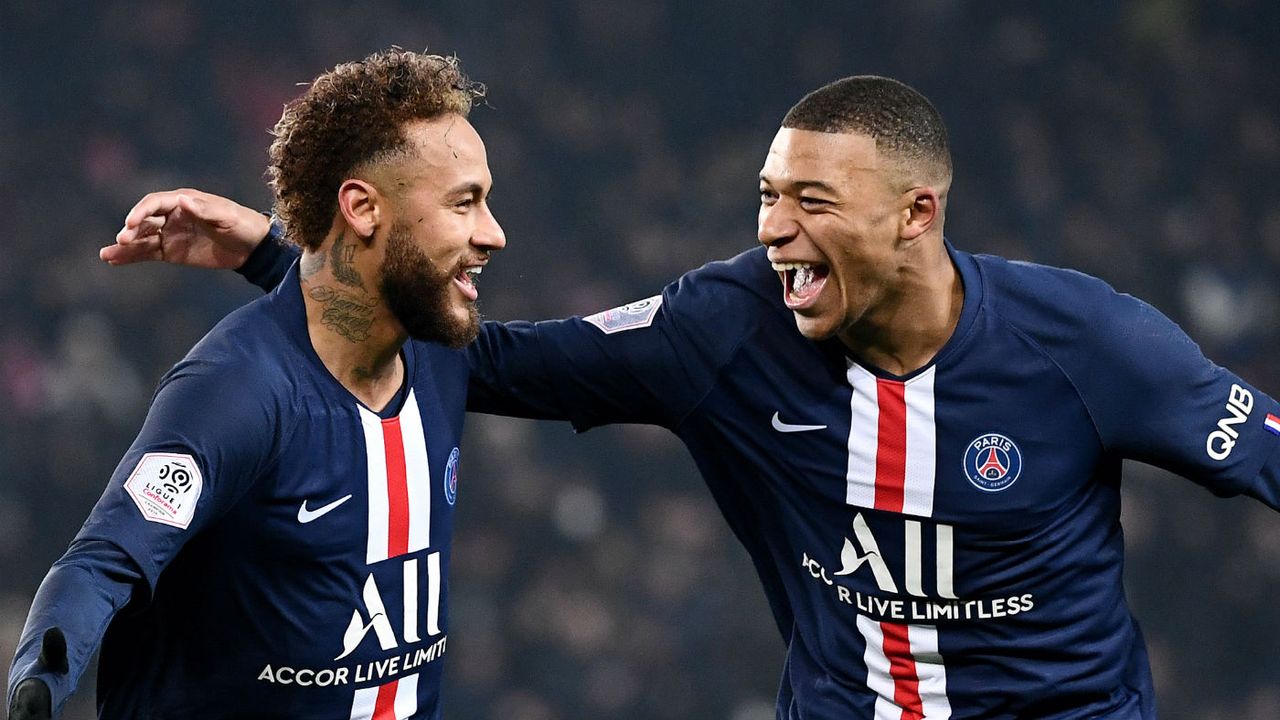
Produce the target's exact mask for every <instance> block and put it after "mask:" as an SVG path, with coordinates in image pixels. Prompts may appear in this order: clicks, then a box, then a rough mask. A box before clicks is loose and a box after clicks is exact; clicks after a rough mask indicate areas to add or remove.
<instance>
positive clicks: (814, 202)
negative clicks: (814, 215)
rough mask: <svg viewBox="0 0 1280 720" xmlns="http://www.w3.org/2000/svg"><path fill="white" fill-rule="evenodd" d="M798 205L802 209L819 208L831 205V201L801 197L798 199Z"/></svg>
mask: <svg viewBox="0 0 1280 720" xmlns="http://www.w3.org/2000/svg"><path fill="white" fill-rule="evenodd" d="M800 204H801V205H802V206H804V207H820V206H822V205H830V204H831V201H830V200H823V199H822V198H815V197H803V196H801V198H800Z"/></svg>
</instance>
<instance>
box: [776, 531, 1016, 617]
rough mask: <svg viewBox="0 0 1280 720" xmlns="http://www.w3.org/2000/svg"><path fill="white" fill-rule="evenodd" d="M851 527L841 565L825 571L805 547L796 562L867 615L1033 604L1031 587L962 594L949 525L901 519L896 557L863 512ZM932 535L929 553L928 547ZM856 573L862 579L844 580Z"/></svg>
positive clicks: (987, 612) (995, 612) (991, 611)
mask: <svg viewBox="0 0 1280 720" xmlns="http://www.w3.org/2000/svg"><path fill="white" fill-rule="evenodd" d="M852 529H853V537H852V538H850V537H848V536H847V535H846V536H845V538H844V545H843V547H842V548H841V550H840V569H839V570H837V571H835V572H831V571H829V570H828V569H827V568H826V567H824V566H823V564H822V563H821V562H820V561H819V560H818V559H817V558H815V557H814V556H811V555H810V554H809V553H807V552H805V553H803V554H802V557H801V559H800V566H801V568H803V570H804V571H806V572H808V574H809V576H810V577H811V578H813V580H814V581H816V582H819V583H821V584H823V585H826V586H827V587H829V588H831V590H832V591H833V592H834V594H835V598H836V600H838V601H839V602H840V603H842V604H844V605H848V606H850V607H853V608H856V609H857V610H858V612H859V613H861V614H863V615H866V616H867V617H871V618H876V619H878V620H888V621H891V622H926V623H936V622H941V621H944V620H992V619H999V618H1005V617H1010V616H1013V615H1017V614H1019V613H1024V612H1030V611H1031V610H1033V609H1034V608H1035V606H1036V601H1035V596H1034V595H1033V594H1032V593H1029V592H1010V593H1007V594H1001V595H997V596H995V597H983V598H965V597H962V596H960V595H959V594H958V593H957V591H956V583H955V578H954V573H955V529H954V528H953V527H952V526H950V525H946V524H944V523H937V524H933V525H931V524H929V523H926V522H924V521H920V520H905V519H904V520H903V526H902V531H903V538H902V539H903V543H902V548H903V551H904V552H903V554H902V555H901V556H900V557H891V556H889V555H886V554H885V553H884V551H883V550H882V548H883V547H886V545H885V544H883V543H881V542H878V541H877V540H876V537H875V535H873V534H872V531H871V527H870V525H869V524H868V523H867V521H866V520H865V519H864V518H863V517H862V513H858V514H857V515H855V516H854V518H853V528H852ZM930 535H932V538H930ZM881 539H882V540H883V539H886V538H883V537H882V538H881ZM931 539H932V541H933V542H932V545H933V551H932V553H930V552H927V551H926V548H927V547H928V545H929V544H930V543H929V541H930V540H931ZM859 576H861V579H862V580H863V581H864V582H861V583H858V584H857V585H848V584H845V583H847V582H850V581H855V580H858V579H859ZM846 578H847V580H846ZM866 580H871V581H873V582H874V583H875V588H874V589H872V588H870V587H868V585H869V583H867V582H865V581H866ZM859 586H860V587H861V589H859Z"/></svg>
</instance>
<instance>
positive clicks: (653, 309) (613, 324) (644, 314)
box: [582, 295, 662, 335]
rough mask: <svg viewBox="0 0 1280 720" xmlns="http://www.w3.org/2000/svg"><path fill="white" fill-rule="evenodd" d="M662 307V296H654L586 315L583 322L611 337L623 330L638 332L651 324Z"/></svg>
mask: <svg viewBox="0 0 1280 720" xmlns="http://www.w3.org/2000/svg"><path fill="white" fill-rule="evenodd" d="M661 307H662V296H661V295H654V296H653V297H650V298H645V299H644V300H637V301H635V302H633V303H628V304H626V305H623V306H622V307H616V308H613V309H612V310H605V311H604V312H598V313H596V314H595V315H588V316H586V317H584V318H582V319H583V320H586V321H587V322H589V323H591V324H592V325H595V326H596V327H598V328H600V330H601V331H602V332H603V333H604V334H605V335H612V334H614V333H616V332H622V331H623V330H638V329H640V328H647V327H649V326H650V325H652V324H653V319H654V318H655V317H657V315H658V309H659V308H661Z"/></svg>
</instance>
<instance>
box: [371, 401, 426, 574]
mask: <svg viewBox="0 0 1280 720" xmlns="http://www.w3.org/2000/svg"><path fill="white" fill-rule="evenodd" d="M360 424H361V425H362V426H363V427H364V440H365V457H366V459H367V461H368V467H369V541H368V552H367V553H366V562H368V563H369V564H373V563H375V562H379V561H382V560H386V559H387V558H393V557H396V556H397V555H404V554H405V553H411V552H415V551H417V550H423V549H425V548H427V546H429V545H430V544H431V480H430V478H431V468H430V467H428V465H427V442H426V438H425V437H424V435H423V430H422V415H421V414H420V413H419V411H418V401H417V400H416V399H414V396H413V390H410V391H409V397H408V398H406V399H405V402H404V409H403V410H401V411H400V414H399V415H398V416H396V417H394V418H391V419H389V420H383V419H382V418H380V417H378V415H377V414H376V413H373V412H371V411H369V410H368V409H367V408H365V407H360Z"/></svg>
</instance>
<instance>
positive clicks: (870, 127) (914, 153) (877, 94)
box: [782, 75, 951, 181]
mask: <svg viewBox="0 0 1280 720" xmlns="http://www.w3.org/2000/svg"><path fill="white" fill-rule="evenodd" d="M782 127H784V128H790V129H792V130H812V131H816V132H825V133H856V134H859V135H866V136H868V137H870V138H871V139H873V140H875V141H876V149H877V150H878V151H879V152H881V153H884V154H886V155H888V156H889V157H891V158H894V159H897V160H899V161H901V162H904V163H906V164H909V165H914V166H916V167H918V168H919V169H920V170H921V171H923V172H925V173H927V174H928V175H930V176H931V179H935V180H939V181H949V180H950V179H951V148H950V146H949V145H948V144H947V127H946V125H945V124H943V122H942V116H941V115H939V114H938V110H937V109H936V108H935V107H934V106H933V104H932V103H930V102H929V100H928V98H926V97H925V96H924V95H921V94H920V93H919V92H917V91H916V90H914V89H912V88H911V87H909V86H907V85H905V84H903V83H900V82H898V81H897V80H893V79H891V78H887V77H880V76H878V75H854V76H853V77H847V78H842V79H840V80H836V81H835V82H833V83H830V84H829V85H824V86H823V87H820V88H818V89H817V90H814V91H813V92H811V93H809V94H808V95H805V96H804V97H803V98H801V99H800V102H798V103H796V104H795V105H794V106H793V107H792V108H791V109H790V110H789V111H787V116H786V117H784V118H783V119H782Z"/></svg>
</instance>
